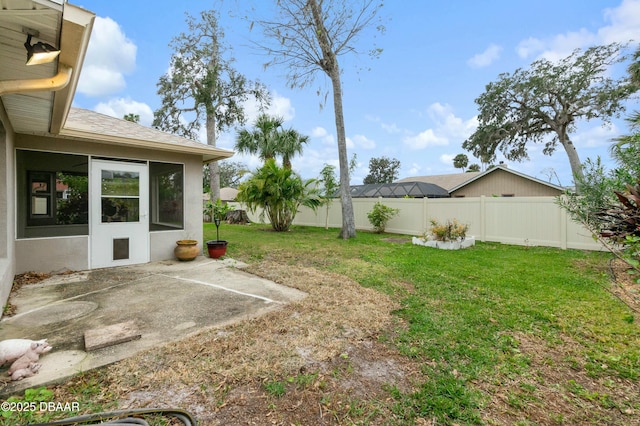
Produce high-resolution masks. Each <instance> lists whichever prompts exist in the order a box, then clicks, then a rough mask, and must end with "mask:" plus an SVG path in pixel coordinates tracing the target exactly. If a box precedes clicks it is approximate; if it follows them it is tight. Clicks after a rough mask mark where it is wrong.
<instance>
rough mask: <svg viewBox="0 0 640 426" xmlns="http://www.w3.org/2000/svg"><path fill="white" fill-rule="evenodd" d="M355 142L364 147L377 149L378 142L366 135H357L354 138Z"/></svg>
mask: <svg viewBox="0 0 640 426" xmlns="http://www.w3.org/2000/svg"><path fill="white" fill-rule="evenodd" d="M352 141H353V143H354V144H355V145H356V146H358V147H360V148H363V149H375V147H376V143H375V141H372V140H371V139H369V138H367V137H366V136H364V135H355V136H354V137H353V139H352Z"/></svg>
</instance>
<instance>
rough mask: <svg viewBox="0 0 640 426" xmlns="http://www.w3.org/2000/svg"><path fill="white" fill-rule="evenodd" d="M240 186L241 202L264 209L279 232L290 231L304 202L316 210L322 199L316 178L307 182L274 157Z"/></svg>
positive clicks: (255, 208)
mask: <svg viewBox="0 0 640 426" xmlns="http://www.w3.org/2000/svg"><path fill="white" fill-rule="evenodd" d="M239 189H240V192H239V193H238V198H237V199H238V201H240V202H241V203H246V204H247V206H248V207H249V209H250V210H251V211H252V212H255V211H256V210H257V209H258V208H261V209H262V213H261V214H260V216H261V217H264V215H266V216H267V218H268V219H269V222H270V223H271V227H272V228H273V229H274V230H275V231H287V230H288V229H289V227H290V226H291V224H292V223H293V219H294V218H295V216H296V213H298V207H300V206H301V205H303V206H306V207H309V208H311V209H313V210H316V209H317V208H318V206H320V201H321V200H320V194H319V191H318V189H317V188H316V185H315V180H314V179H310V180H308V181H306V182H304V181H303V180H302V178H301V177H300V176H299V175H298V174H297V173H295V172H294V171H293V170H291V169H288V168H286V167H280V166H278V165H277V164H276V162H275V160H274V159H268V160H266V161H265V163H264V166H262V167H261V168H260V169H258V170H257V171H256V172H255V173H253V176H252V177H251V178H250V179H249V180H247V181H246V182H244V183H242V184H241V185H240V188H239Z"/></svg>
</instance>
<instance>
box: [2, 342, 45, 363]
mask: <svg viewBox="0 0 640 426" xmlns="http://www.w3.org/2000/svg"><path fill="white" fill-rule="evenodd" d="M51 349H53V348H52V347H51V346H50V345H49V344H48V343H47V339H42V340H29V339H9V340H3V341H2V342H0V366H2V365H4V364H6V363H9V362H14V361H15V360H17V359H18V358H20V357H21V356H22V355H24V354H25V353H27V351H28V350H33V351H34V352H35V353H37V354H38V355H39V354H43V353H46V352H49V351H50V350H51Z"/></svg>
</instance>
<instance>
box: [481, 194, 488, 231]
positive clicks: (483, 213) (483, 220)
mask: <svg viewBox="0 0 640 426" xmlns="http://www.w3.org/2000/svg"><path fill="white" fill-rule="evenodd" d="M486 210H487V203H486V202H485V196H484V195H481V196H480V241H486V239H487V238H486V233H487V211H486Z"/></svg>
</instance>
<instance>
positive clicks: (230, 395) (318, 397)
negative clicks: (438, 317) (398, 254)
mask: <svg viewBox="0 0 640 426" xmlns="http://www.w3.org/2000/svg"><path fill="white" fill-rule="evenodd" d="M249 272H252V273H255V274H258V275H260V276H262V277H265V278H268V279H271V280H273V281H275V282H278V283H281V284H284V285H287V286H290V287H294V288H298V289H300V290H303V291H305V292H307V293H308V294H309V295H308V297H306V298H305V299H304V300H302V301H299V302H296V303H292V304H290V305H287V306H286V307H284V308H283V309H280V310H278V311H274V312H271V313H269V314H266V315H264V316H262V317H259V318H255V319H250V320H246V321H243V322H241V323H239V324H235V325H232V326H228V327H225V328H215V329H210V330H207V331H205V332H202V333H200V334H197V335H194V336H191V337H189V338H187V339H185V340H183V341H181V342H179V343H177V344H170V345H167V346H163V347H160V348H157V349H156V350H153V351H148V352H145V353H142V354H140V355H137V356H134V357H132V358H130V359H127V360H124V361H122V362H119V363H117V364H114V365H112V366H110V367H107V368H105V369H103V370H102V371H101V372H100V373H99V374H100V375H101V376H100V378H99V381H100V382H101V386H100V387H101V395H102V396H96V397H95V398H94V400H95V399H98V400H95V401H94V402H96V403H100V402H102V403H105V404H108V403H109V402H111V401H113V400H118V401H119V408H121V409H123V408H142V407H181V408H184V409H186V410H189V411H190V412H192V413H193V414H194V415H195V416H196V417H197V418H198V420H199V421H200V422H201V424H204V425H218V424H220V425H227V424H286V425H289V424H304V425H307V424H314V425H315V424H319V425H321V424H348V423H351V422H363V421H365V420H366V421H368V422H371V423H372V424H376V419H389V418H392V417H393V414H392V413H391V407H392V405H393V402H394V401H393V399H392V398H391V397H390V393H389V389H392V388H397V389H401V390H402V391H404V392H410V391H411V390H412V388H413V386H414V383H417V382H415V380H417V381H418V382H419V381H420V380H421V379H422V377H421V374H420V372H419V369H420V366H419V365H416V364H415V363H413V362H411V360H410V359H408V358H406V357H404V356H401V355H400V354H399V353H398V352H397V351H396V350H395V349H394V348H393V346H392V345H388V344H385V343H384V342H383V340H384V339H381V337H383V336H390V335H392V332H393V330H394V329H397V327H401V326H402V324H400V323H399V322H398V320H397V318H395V317H393V316H392V315H391V312H392V311H393V310H395V309H397V308H398V305H397V304H396V303H395V302H393V301H392V300H391V299H390V298H389V297H388V296H386V295H383V294H381V293H379V292H377V291H375V290H371V289H367V288H363V287H362V286H360V285H359V284H358V283H356V282H354V281H351V280H349V279H348V278H346V277H344V276H342V275H339V274H332V273H327V272H320V271H318V270H316V269H314V268H306V267H300V266H292V265H288V264H282V263H275V262H273V261H272V260H269V261H264V262H261V263H259V264H254V265H252V266H251V267H250V268H249ZM74 380H79V381H81V380H86V378H82V377H80V378H77V379H74ZM73 387H74V383H73V380H72V381H71V382H70V383H68V384H66V385H62V386H59V387H58V388H57V389H56V398H57V399H58V398H59V399H60V400H65V398H67V399H68V398H72V397H73V395H72V393H71V392H72V391H71V389H73ZM101 398H102V401H100V399H101Z"/></svg>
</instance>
